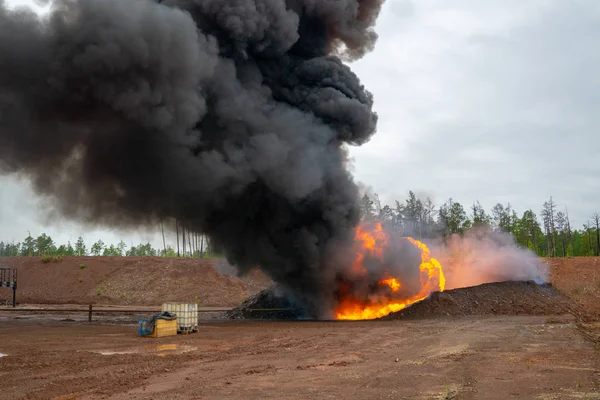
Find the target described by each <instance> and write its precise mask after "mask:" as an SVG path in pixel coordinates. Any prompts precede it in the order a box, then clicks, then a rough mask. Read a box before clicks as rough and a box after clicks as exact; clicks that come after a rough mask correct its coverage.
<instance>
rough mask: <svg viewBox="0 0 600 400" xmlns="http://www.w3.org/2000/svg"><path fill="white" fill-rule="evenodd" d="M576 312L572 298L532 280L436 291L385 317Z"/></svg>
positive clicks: (410, 317) (407, 317) (408, 317)
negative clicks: (572, 304)
mask: <svg viewBox="0 0 600 400" xmlns="http://www.w3.org/2000/svg"><path fill="white" fill-rule="evenodd" d="M566 313H575V314H577V310H574V309H573V307H572V306H571V301H570V300H569V299H568V298H567V297H566V296H565V295H563V294H562V293H561V292H559V291H558V290H557V289H555V288H554V287H553V286H551V285H537V284H536V283H535V282H500V283H486V284H483V285H479V286H474V287H469V288H463V289H454V290H448V291H445V292H435V293H432V295H431V296H430V297H429V298H428V299H425V300H423V301H420V302H419V303H416V304H414V305H412V306H411V307H408V308H407V309H405V310H402V311H399V312H396V313H392V314H390V315H388V316H386V317H384V319H400V318H402V319H417V318H430V317H440V316H453V317H454V316H464V315H556V314H566Z"/></svg>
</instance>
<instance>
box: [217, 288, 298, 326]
mask: <svg viewBox="0 0 600 400" xmlns="http://www.w3.org/2000/svg"><path fill="white" fill-rule="evenodd" d="M267 309H276V310H275V311H266V310H267ZM227 317H228V318H230V319H288V320H289V319H307V318H308V315H306V312H305V311H304V310H302V309H301V307H300V306H299V305H298V304H296V303H295V302H294V301H293V300H291V299H289V298H288V297H286V296H285V294H283V293H281V292H280V290H278V289H277V288H267V289H264V290H261V291H260V292H258V293H256V294H255V295H253V296H250V297H249V298H248V299H247V300H246V301H244V302H243V303H242V304H240V305H239V306H237V307H235V308H233V309H231V310H229V311H228V312H227Z"/></svg>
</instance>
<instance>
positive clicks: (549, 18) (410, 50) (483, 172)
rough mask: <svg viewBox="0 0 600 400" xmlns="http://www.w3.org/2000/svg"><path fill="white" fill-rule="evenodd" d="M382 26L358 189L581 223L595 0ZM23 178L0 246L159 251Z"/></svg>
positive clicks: (364, 72)
mask: <svg viewBox="0 0 600 400" xmlns="http://www.w3.org/2000/svg"><path fill="white" fill-rule="evenodd" d="M7 3H9V4H10V3H12V4H16V3H20V4H34V2H33V1H26V0H12V1H11V0H7ZM377 31H378V33H379V36H380V39H379V42H378V43H377V47H376V49H375V51H374V52H373V53H371V54H369V55H368V56H366V57H365V58H364V59H363V60H361V61H359V62H357V63H355V64H354V65H353V69H354V71H355V72H356V73H357V74H358V75H359V76H360V77H361V79H362V80H363V83H364V84H365V85H366V86H367V87H368V88H369V89H370V90H371V91H372V92H373V93H374V96H375V101H376V106H375V108H376V110H377V112H378V113H379V115H380V122H379V129H378V133H377V134H376V135H375V136H374V137H373V139H372V140H371V142H369V143H367V144H366V145H364V146H362V147H361V148H354V149H352V151H351V154H352V156H353V158H354V166H353V170H354V173H355V176H356V179H357V181H360V182H362V183H364V184H366V185H369V186H370V187H372V188H373V190H375V191H376V192H377V193H379V195H380V197H381V199H382V200H383V201H384V202H391V201H392V200H393V199H399V200H402V199H403V198H404V196H405V194H406V192H408V190H413V191H415V192H417V193H420V194H423V195H429V196H431V197H432V198H433V200H434V201H435V202H436V203H437V204H440V203H442V202H443V201H445V200H446V199H447V198H448V197H453V198H454V199H455V200H456V201H460V202H462V203H463V204H464V205H465V206H467V205H469V204H471V203H472V202H474V201H476V200H479V201H480V202H481V203H482V204H483V205H484V207H486V209H488V210H489V209H490V208H491V207H492V206H493V205H494V204H495V203H496V202H502V203H507V202H510V203H511V204H512V205H513V207H515V208H516V209H517V211H518V212H519V213H522V212H523V211H524V210H525V209H528V208H532V209H533V210H534V211H535V212H536V213H538V214H539V210H540V208H541V205H542V203H543V202H544V201H545V200H546V199H547V198H548V197H549V196H553V197H554V199H555V201H556V202H557V204H558V205H559V206H560V207H561V208H563V209H564V207H565V206H568V211H569V215H570V217H571V219H572V222H573V224H574V225H575V226H577V227H578V228H580V227H581V224H582V223H585V222H586V221H587V219H588V217H589V216H590V215H591V214H592V213H593V212H594V210H600V186H599V185H598V183H597V181H598V178H597V177H598V176H600V161H599V160H598V154H599V153H600V136H599V135H598V133H597V132H596V129H597V127H598V126H600V113H599V112H597V110H598V108H599V106H600V75H599V74H598V66H599V65H600V52H598V48H600V46H599V45H600V3H597V2H593V1H584V0H580V1H577V0H574V1H570V2H565V1H562V0H528V1H527V2H523V1H520V0H486V1H481V0H454V1H452V2H449V1H445V0H419V1H418V2H417V1H415V2H412V1H407V0H388V2H387V4H386V5H385V7H384V10H383V12H382V15H381V16H380V19H379V23H378V27H377ZM19 180H20V179H18V178H0V239H5V240H13V239H14V240H15V241H20V240H21V239H22V238H23V237H24V236H26V235H27V231H31V233H32V235H37V234H39V233H41V232H46V233H48V234H50V235H52V236H53V237H54V238H55V240H57V241H59V242H66V241H67V240H71V241H72V242H73V241H75V239H76V238H77V236H78V235H84V236H85V237H86V239H87V240H86V241H87V242H88V243H90V242H91V241H93V240H96V239H98V238H102V239H103V240H104V241H105V242H107V241H112V242H117V241H118V240H119V239H121V238H122V239H125V240H126V242H127V243H128V244H130V241H133V242H134V243H137V242H139V241H142V240H144V241H145V240H150V241H152V242H154V243H155V244H157V245H158V243H162V242H161V241H159V238H158V236H157V235H151V234H143V233H139V232H137V233H126V232H106V231H102V230H95V231H90V230H89V229H87V228H85V227H81V226H78V225H77V224H73V223H61V224H57V223H56V222H52V223H46V222H45V221H44V218H43V216H44V215H45V214H46V211H45V210H44V209H43V202H42V201H39V200H38V199H36V198H35V196H34V195H33V193H32V192H31V191H30V190H29V189H28V187H27V185H24V184H20V183H18V181H19Z"/></svg>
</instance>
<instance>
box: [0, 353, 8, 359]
mask: <svg viewBox="0 0 600 400" xmlns="http://www.w3.org/2000/svg"><path fill="white" fill-rule="evenodd" d="M6 356H8V354H4V353H0V358H2V357H6Z"/></svg>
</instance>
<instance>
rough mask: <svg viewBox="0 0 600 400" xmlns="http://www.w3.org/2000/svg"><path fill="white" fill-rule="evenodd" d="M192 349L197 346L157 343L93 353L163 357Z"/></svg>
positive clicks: (195, 348)
mask: <svg viewBox="0 0 600 400" xmlns="http://www.w3.org/2000/svg"><path fill="white" fill-rule="evenodd" d="M194 350H198V347H195V346H187V345H181V344H158V345H148V346H139V347H135V348H132V349H125V350H98V351H94V353H98V354H102V355H103V356H112V355H118V354H149V355H154V356H157V357H164V356H167V355H169V354H183V353H187V352H190V351H194Z"/></svg>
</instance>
